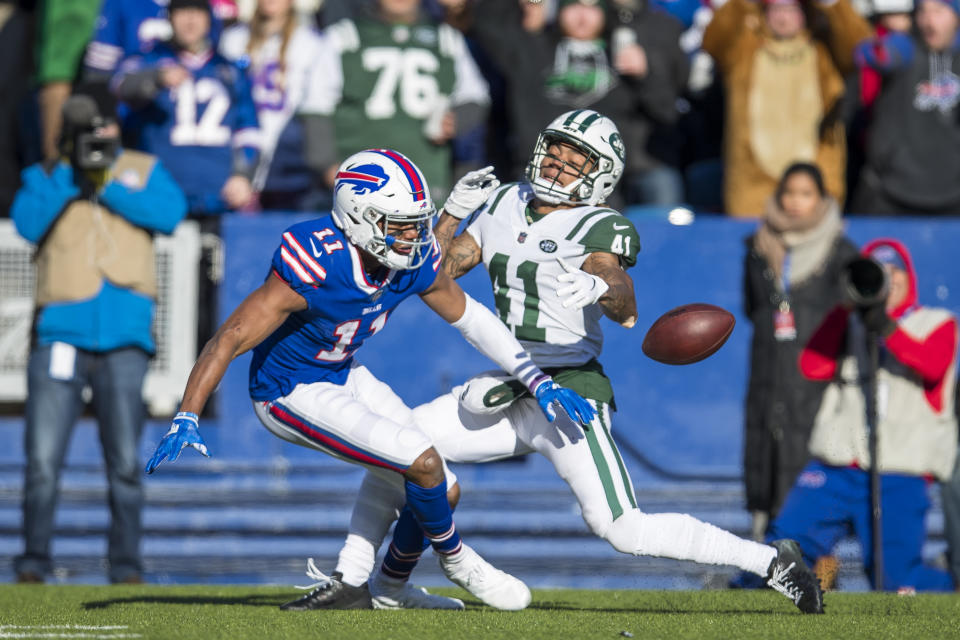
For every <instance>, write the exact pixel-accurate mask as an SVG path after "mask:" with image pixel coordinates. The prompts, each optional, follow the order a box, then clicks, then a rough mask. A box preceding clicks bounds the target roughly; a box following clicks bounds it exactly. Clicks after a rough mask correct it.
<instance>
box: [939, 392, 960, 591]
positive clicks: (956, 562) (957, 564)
mask: <svg viewBox="0 0 960 640" xmlns="http://www.w3.org/2000/svg"><path fill="white" fill-rule="evenodd" d="M956 396H957V397H955V398H954V402H958V401H960V383H957V394H956ZM954 409H955V410H956V409H957V407H956V406H955V407H954ZM958 413H960V412H958ZM940 503H941V505H942V507H943V537H944V538H946V540H947V562H948V563H949V569H950V575H951V576H952V577H953V584H955V585H960V455H958V456H957V462H956V463H954V466H953V475H951V476H950V479H949V480H947V481H946V482H944V483H942V484H941V485H940Z"/></svg>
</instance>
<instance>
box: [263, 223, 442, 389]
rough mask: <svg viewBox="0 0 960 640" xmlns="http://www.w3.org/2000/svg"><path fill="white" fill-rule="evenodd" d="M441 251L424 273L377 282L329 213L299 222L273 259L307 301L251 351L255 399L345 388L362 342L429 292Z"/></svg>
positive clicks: (276, 273)
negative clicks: (310, 387) (316, 387)
mask: <svg viewBox="0 0 960 640" xmlns="http://www.w3.org/2000/svg"><path fill="white" fill-rule="evenodd" d="M440 261H441V256H440V246H439V245H438V244H437V243H436V241H434V244H433V248H432V249H431V254H430V256H429V257H428V259H427V260H426V261H425V262H424V263H423V265H422V266H420V267H419V268H418V269H412V270H395V271H387V270H386V269H383V280H381V281H373V280H371V279H370V277H369V276H368V275H367V274H366V273H365V272H364V270H363V265H362V263H361V258H360V251H359V250H358V249H357V248H356V247H354V246H353V245H352V244H350V242H349V241H348V240H347V238H346V236H345V235H344V234H343V232H342V231H341V230H340V229H339V228H337V226H336V225H335V224H334V223H333V218H331V217H330V216H329V215H327V216H324V217H322V218H317V219H315V220H309V221H307V222H302V223H300V224H296V225H294V226H292V227H290V228H289V229H287V231H285V232H284V234H283V240H282V242H281V243H280V247H279V248H277V250H276V252H274V254H273V262H272V264H271V269H272V271H271V275H269V276H268V277H271V278H273V277H279V278H280V279H282V280H283V281H284V282H286V283H287V284H288V285H290V287H291V288H293V290H294V291H296V292H297V293H299V294H300V295H301V296H303V297H304V299H306V301H307V308H306V309H305V310H303V311H299V312H297V313H292V314H290V316H289V317H288V318H287V319H286V321H284V323H283V324H282V325H280V327H279V328H278V329H277V330H276V331H274V332H273V333H272V334H271V335H270V337H268V338H267V339H266V340H264V341H263V342H261V343H260V344H259V345H257V347H256V348H255V349H254V351H253V360H252V362H251V363H250V396H251V397H252V398H253V399H254V400H260V401H264V400H274V399H276V398H279V397H281V396H285V395H287V394H289V393H290V392H291V391H293V389H294V387H296V386H297V385H298V384H300V383H311V382H321V381H324V382H333V383H336V384H343V383H344V382H345V381H346V379H347V374H348V373H349V371H350V365H351V363H352V361H353V355H354V354H355V353H356V352H357V350H358V349H359V348H360V346H361V345H363V342H364V340H366V339H367V338H369V337H370V336H372V335H375V334H376V333H378V332H380V331H381V330H383V327H384V325H386V323H387V318H388V317H389V315H390V312H391V311H393V310H394V309H395V308H396V307H397V305H399V304H400V303H401V302H403V300H404V299H406V298H408V297H409V296H412V295H416V294H420V293H422V292H424V291H426V290H427V289H428V288H429V287H430V285H431V284H433V282H434V280H436V278H437V272H438V271H439V269H440Z"/></svg>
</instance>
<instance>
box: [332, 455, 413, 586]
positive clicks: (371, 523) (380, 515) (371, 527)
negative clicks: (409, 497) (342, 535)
mask: <svg viewBox="0 0 960 640" xmlns="http://www.w3.org/2000/svg"><path fill="white" fill-rule="evenodd" d="M404 499H405V498H404V493H403V477H402V476H400V475H399V474H398V475H397V477H396V480H395V481H394V480H393V478H388V477H384V476H381V475H379V474H376V473H371V472H369V471H368V472H367V473H366V475H365V476H364V477H363V483H362V484H361V485H360V491H359V493H358V494H357V502H356V504H354V506H353V513H352V514H351V516H350V533H349V535H347V539H346V541H345V542H344V544H343V548H342V549H340V555H339V556H338V558H337V568H336V570H337V571H339V572H340V573H342V574H343V582H344V583H346V584H349V585H351V586H354V587H359V586H360V585H362V584H363V583H364V582H366V581H367V579H368V578H369V577H370V574H371V573H373V569H374V566H375V565H376V561H377V551H378V550H379V549H380V545H381V544H383V539H384V538H385V537H386V535H387V531H388V530H389V529H390V525H391V524H392V523H393V521H394V520H396V519H397V517H398V516H399V515H400V509H401V508H402V507H403V504H404Z"/></svg>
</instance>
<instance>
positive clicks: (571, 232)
mask: <svg viewBox="0 0 960 640" xmlns="http://www.w3.org/2000/svg"><path fill="white" fill-rule="evenodd" d="M533 198H534V194H533V191H532V190H531V188H530V186H529V185H528V184H526V183H520V184H509V185H506V186H504V187H501V188H500V189H499V190H498V191H496V192H495V193H494V194H493V195H492V196H491V197H490V199H489V200H487V203H486V204H485V205H484V206H483V207H482V208H480V209H479V210H478V211H477V212H476V213H475V214H474V216H473V218H472V220H471V222H470V225H469V226H468V227H467V233H469V234H470V235H471V236H473V238H474V239H475V240H476V242H477V244H478V245H479V246H480V248H481V250H482V254H483V263H484V265H485V266H486V267H487V272H488V273H489V275H490V280H491V283H492V284H493V294H494V304H495V306H496V311H497V313H498V315H499V316H500V319H501V320H502V321H503V322H504V324H506V325H507V326H508V327H510V329H511V330H512V331H513V332H514V335H516V337H517V339H518V340H520V343H521V344H522V345H523V346H524V348H526V349H527V350H528V351H529V352H530V355H531V356H532V357H533V359H534V361H535V362H536V363H537V364H538V365H539V366H541V367H562V366H578V365H581V364H584V363H586V362H588V361H589V360H591V359H593V358H596V357H597V356H599V355H600V350H601V349H602V347H603V333H602V331H601V329H600V316H602V315H603V311H602V310H601V309H600V306H599V305H596V304H594V305H590V306H587V307H585V308H583V309H572V308H569V309H565V308H564V307H563V305H562V303H561V300H560V298H559V297H558V296H557V293H556V290H557V276H559V275H560V274H562V273H565V270H564V268H563V266H562V265H561V264H560V262H559V260H558V258H562V259H563V260H564V261H565V262H566V263H567V264H568V265H570V266H572V267H578V268H579V267H580V266H582V265H583V263H584V261H585V260H586V259H587V256H588V255H589V254H591V253H596V252H604V253H611V254H614V255H616V256H618V257H619V259H620V263H621V265H622V266H623V267H625V268H626V267H630V266H633V265H634V264H635V263H636V260H637V251H639V249H640V240H639V237H638V236H637V231H636V229H635V228H634V226H633V223H632V222H630V221H629V220H628V219H627V218H625V217H624V216H623V215H621V214H620V213H618V212H616V211H614V210H613V209H608V208H605V207H594V206H581V207H573V208H570V209H557V210H555V211H553V212H551V213H548V214H547V215H546V216H544V217H542V218H540V219H539V220H536V221H535V222H531V221H530V219H528V214H529V213H530V212H528V210H527V209H528V206H529V203H530V201H531V200H532V199H533ZM530 217H531V218H532V217H533V216H530Z"/></svg>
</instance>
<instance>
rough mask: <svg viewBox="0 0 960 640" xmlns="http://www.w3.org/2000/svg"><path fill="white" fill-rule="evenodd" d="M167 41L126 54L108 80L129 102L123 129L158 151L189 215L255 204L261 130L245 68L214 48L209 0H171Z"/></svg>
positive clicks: (140, 143) (143, 147) (145, 148)
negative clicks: (140, 52) (184, 198)
mask: <svg viewBox="0 0 960 640" xmlns="http://www.w3.org/2000/svg"><path fill="white" fill-rule="evenodd" d="M168 10H169V13H170V24H171V25H172V29H173V30H172V33H173V36H172V38H171V40H170V41H169V42H161V43H157V44H156V45H155V46H154V47H153V48H152V49H150V50H149V51H148V52H146V53H144V54H143V55H139V56H133V57H131V58H128V59H127V60H125V61H124V62H123V63H122V64H121V65H120V68H119V70H118V71H117V74H116V75H115V76H114V78H113V80H112V82H111V85H112V87H113V89H114V91H115V93H116V94H117V97H118V98H119V99H120V100H123V101H124V102H125V103H127V105H129V107H130V108H131V110H132V111H131V113H130V115H129V117H127V118H126V120H125V121H124V130H125V133H129V132H133V133H134V134H135V135H136V136H137V138H138V140H136V141H135V143H136V146H137V147H138V148H139V149H141V150H143V151H148V152H149V153H152V154H154V155H156V156H158V157H159V158H160V159H161V160H162V161H163V163H164V165H165V166H167V167H169V169H170V173H171V174H173V177H174V179H176V181H177V183H178V184H179V185H180V187H181V188H182V189H183V191H184V193H186V195H187V203H188V206H189V211H190V213H191V214H192V215H195V216H196V215H201V216H202V215H211V214H219V213H222V212H223V211H225V210H227V209H241V208H244V207H246V206H248V205H249V204H250V203H251V202H252V198H253V189H252V187H251V184H250V180H251V177H252V176H253V172H254V170H255V169H256V166H257V160H258V155H259V148H260V132H259V126H258V122H257V110H256V106H255V105H254V102H253V97H252V95H251V92H250V91H251V89H250V81H249V79H248V78H247V74H246V73H244V71H243V70H242V69H241V68H240V67H238V66H237V64H236V63H234V62H230V61H229V60H227V59H226V58H224V57H223V56H221V55H220V54H219V53H217V52H216V50H215V49H214V48H213V45H212V42H211V38H210V25H211V15H210V5H209V2H208V0H170V4H169V8H168Z"/></svg>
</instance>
